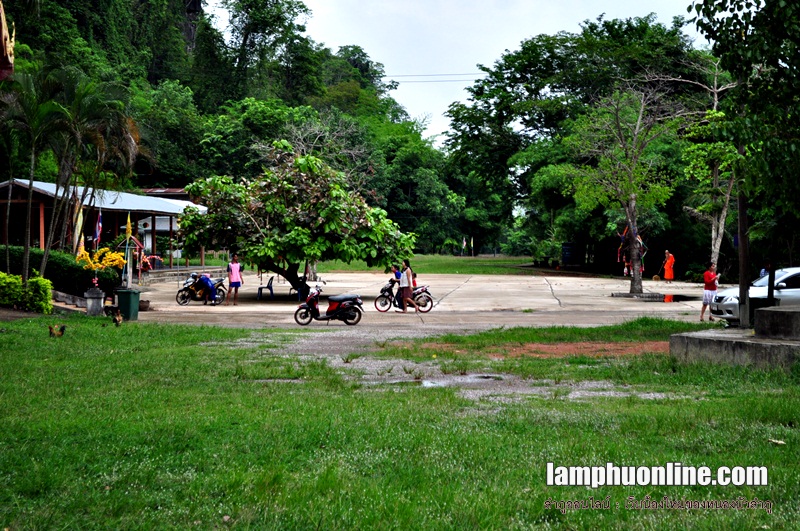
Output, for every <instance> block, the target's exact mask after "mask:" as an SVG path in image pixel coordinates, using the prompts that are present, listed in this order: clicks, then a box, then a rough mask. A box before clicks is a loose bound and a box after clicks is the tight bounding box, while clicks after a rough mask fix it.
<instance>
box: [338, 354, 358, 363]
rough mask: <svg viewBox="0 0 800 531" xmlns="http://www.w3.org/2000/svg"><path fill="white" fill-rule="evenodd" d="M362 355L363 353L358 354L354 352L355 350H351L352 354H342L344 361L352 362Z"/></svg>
mask: <svg viewBox="0 0 800 531" xmlns="http://www.w3.org/2000/svg"><path fill="white" fill-rule="evenodd" d="M360 357H361V354H356V353H354V352H351V353H350V354H347V355H345V356H342V361H343V362H344V363H352V362H353V360H357V359H358V358H360Z"/></svg>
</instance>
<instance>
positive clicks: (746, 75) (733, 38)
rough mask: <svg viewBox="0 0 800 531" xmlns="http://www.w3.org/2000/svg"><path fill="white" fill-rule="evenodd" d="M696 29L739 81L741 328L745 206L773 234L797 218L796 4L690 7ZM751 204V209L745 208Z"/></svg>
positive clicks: (746, 276)
mask: <svg viewBox="0 0 800 531" xmlns="http://www.w3.org/2000/svg"><path fill="white" fill-rule="evenodd" d="M688 10H689V12H692V11H694V13H695V15H696V17H695V19H694V21H695V22H696V24H697V27H698V29H699V30H700V31H701V32H702V33H704V34H705V35H706V37H707V38H709V40H711V41H712V42H713V43H714V44H713V47H712V51H713V52H714V54H715V55H716V56H718V57H719V58H720V59H721V61H722V67H723V68H725V69H726V70H728V71H730V72H731V73H732V75H733V77H734V78H735V79H736V80H737V82H738V87H737V89H736V90H735V91H733V99H734V100H735V105H736V106H735V108H734V111H733V112H731V113H729V116H730V120H731V122H733V124H732V126H731V127H730V128H729V129H730V131H731V133H732V136H733V141H734V143H735V145H736V146H737V150H738V153H739V154H740V155H742V156H743V158H744V162H745V163H744V164H743V165H742V167H740V168H739V170H740V171H739V176H738V198H737V202H738V214H739V228H738V232H739V288H740V294H739V303H740V315H741V316H742V325H744V326H747V325H748V324H749V320H748V318H747V316H748V315H749V312H748V311H747V306H748V304H749V303H748V299H747V297H748V290H747V285H748V284H749V280H750V278H751V276H752V273H753V271H754V268H753V267H752V265H751V264H750V243H749V236H750V227H749V210H751V209H750V208H749V206H750V205H751V204H753V208H752V210H754V211H756V212H759V211H760V212H759V215H761V216H762V217H764V218H767V219H769V220H770V222H771V225H772V227H773V231H772V232H773V236H774V237H776V238H781V237H785V236H786V232H787V231H785V230H783V229H782V227H785V226H787V225H788V224H792V223H796V222H797V220H798V218H800V203H799V202H798V201H797V197H800V184H798V180H797V179H796V178H795V176H796V175H797V173H798V170H800V164H799V163H798V158H797V156H796V154H797V152H798V148H800V143H799V142H798V137H799V135H798V133H799V132H800V102H798V99H797V94H798V91H800V56H798V54H797V43H798V42H800V6H798V4H797V3H796V2H787V1H785V0H713V1H712V0H699V1H697V2H693V4H692V6H690V7H689V9H688ZM751 202H752V203H751Z"/></svg>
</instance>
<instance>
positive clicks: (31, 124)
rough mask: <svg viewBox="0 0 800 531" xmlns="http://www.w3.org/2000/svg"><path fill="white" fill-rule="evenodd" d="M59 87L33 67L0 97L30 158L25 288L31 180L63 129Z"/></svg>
mask: <svg viewBox="0 0 800 531" xmlns="http://www.w3.org/2000/svg"><path fill="white" fill-rule="evenodd" d="M58 92H59V83H58V81H57V79H56V78H55V76H53V75H52V72H51V71H48V70H47V69H45V68H43V67H42V66H41V65H39V64H36V63H34V64H33V66H32V67H31V69H30V70H28V71H25V72H16V73H15V74H14V78H13V82H12V83H11V86H10V88H9V90H8V91H7V92H2V93H0V106H2V107H3V114H4V119H5V121H6V125H7V126H9V127H11V128H13V129H16V130H18V131H19V132H20V133H22V134H21V137H22V138H24V140H25V141H26V144H27V146H26V147H27V149H28V150H29V154H30V172H29V182H28V200H27V213H26V216H25V241H24V246H25V247H24V252H23V258H22V282H23V284H24V285H26V286H27V283H28V277H29V266H30V250H31V249H30V243H31V212H32V205H33V180H34V175H35V172H36V163H37V160H38V156H39V154H40V153H41V152H42V151H44V150H45V149H46V148H47V146H48V144H49V142H50V140H51V139H52V137H53V135H56V134H59V133H60V132H61V131H64V130H65V128H66V120H65V119H66V118H67V116H68V113H67V110H66V109H65V108H64V107H63V106H62V105H60V104H59V103H58V102H56V101H55V99H54V96H55V95H56V94H57V93H58Z"/></svg>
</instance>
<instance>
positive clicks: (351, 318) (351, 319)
mask: <svg viewBox="0 0 800 531" xmlns="http://www.w3.org/2000/svg"><path fill="white" fill-rule="evenodd" d="M342 320H343V321H344V324H346V325H350V326H355V325H357V324H358V323H359V321H361V308H359V307H358V306H353V307H352V308H350V311H349V312H348V313H347V317H345V318H344V319H342Z"/></svg>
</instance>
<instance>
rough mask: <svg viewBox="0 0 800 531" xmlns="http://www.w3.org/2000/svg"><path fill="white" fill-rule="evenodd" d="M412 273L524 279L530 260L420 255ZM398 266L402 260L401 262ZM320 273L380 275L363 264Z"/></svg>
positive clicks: (323, 265)
mask: <svg viewBox="0 0 800 531" xmlns="http://www.w3.org/2000/svg"><path fill="white" fill-rule="evenodd" d="M410 263H411V269H413V270H414V271H416V272H417V273H419V274H423V273H424V274H430V275H435V274H462V275H525V274H531V270H530V269H525V268H521V267H520V266H523V265H530V264H531V259H530V258H526V257H524V256H511V257H509V256H497V257H492V256H479V257H470V256H449V255H418V256H415V257H414V258H412V259H411V260H410ZM398 265H399V260H398ZM317 271H318V272H320V273H327V272H331V271H380V268H370V267H367V264H365V263H364V262H352V263H350V264H346V263H344V262H341V261H329V262H320V263H319V264H318V265H317Z"/></svg>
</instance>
